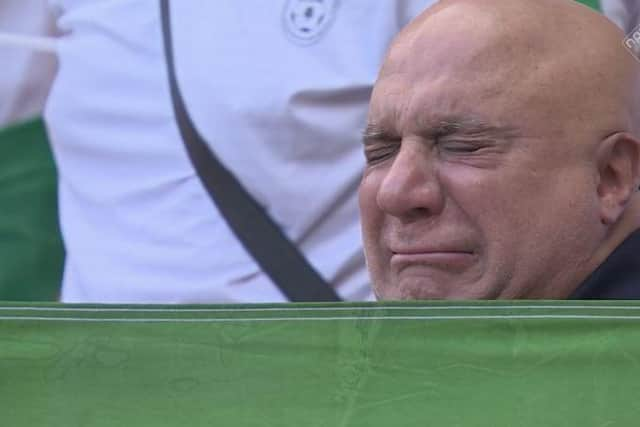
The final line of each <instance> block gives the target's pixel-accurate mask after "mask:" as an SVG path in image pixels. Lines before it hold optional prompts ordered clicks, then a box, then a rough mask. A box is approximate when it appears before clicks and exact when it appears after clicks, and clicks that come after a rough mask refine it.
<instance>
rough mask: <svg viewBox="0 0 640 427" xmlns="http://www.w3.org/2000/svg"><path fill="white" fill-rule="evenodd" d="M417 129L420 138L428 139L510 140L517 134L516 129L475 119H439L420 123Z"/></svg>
mask: <svg viewBox="0 0 640 427" xmlns="http://www.w3.org/2000/svg"><path fill="white" fill-rule="evenodd" d="M419 129H422V132H421V134H422V136H423V137H425V138H429V139H436V138H443V137H446V136H451V135H463V136H468V137H492V138H505V139H510V138H513V137H515V136H517V135H518V134H519V131H518V129H517V128H516V127H513V126H503V125H497V124H493V123H490V122H488V121H485V120H483V119H479V118H475V117H473V118H471V117H446V118H441V119H438V120H435V121H434V120H432V121H429V122H428V123H420V126H419Z"/></svg>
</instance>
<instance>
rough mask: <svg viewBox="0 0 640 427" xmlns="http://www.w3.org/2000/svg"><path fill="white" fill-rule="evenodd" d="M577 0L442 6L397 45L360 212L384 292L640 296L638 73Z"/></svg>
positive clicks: (615, 36) (484, 0)
mask: <svg viewBox="0 0 640 427" xmlns="http://www.w3.org/2000/svg"><path fill="white" fill-rule="evenodd" d="M622 38H623V34H622V33H621V32H620V30H619V29H617V28H616V27H615V26H614V25H613V24H612V23H610V22H609V21H608V20H607V19H605V18H603V17H602V16H601V15H599V14H597V13H595V12H593V11H592V10H590V9H588V8H587V7H584V6H582V5H579V4H577V3H575V2H572V1H568V0H540V1H536V2H531V1H529V0H509V1H506V0H480V1H479V0H444V1H441V2H439V3H438V4H437V5H435V6H434V7H432V8H430V9H428V10H427V11H425V12H424V13H423V14H422V15H420V16H419V17H418V18H417V19H416V20H415V21H413V22H412V23H411V24H410V25H409V26H408V27H407V28H406V29H404V30H403V31H402V32H401V34H400V35H399V36H398V37H397V39H396V40H395V41H394V42H393V44H392V47H391V49H390V51H389V53H388V56H387V58H386V61H385V63H384V65H383V67H382V70H381V72H380V75H379V78H378V81H377V83H376V85H375V88H374V92H373V95H372V101H371V106H370V112H369V124H368V127H367V130H366V132H365V136H364V149H365V154H366V157H367V168H366V171H365V173H364V177H363V179H362V182H361V187H360V209H361V214H362V220H363V235H364V242H365V252H366V257H367V263H368V266H369V269H370V273H371V277H372V281H373V286H374V288H375V292H376V294H377V296H378V297H379V298H381V299H429V298H451V299H457V298H550V299H556V298H636V297H640V255H639V254H640V231H638V230H639V229H640V193H639V192H638V186H639V185H640V140H638V138H637V135H638V132H639V130H640V129H638V126H639V125H640V121H639V120H638V117H639V115H638V113H639V107H640V105H639V103H640V97H639V96H638V93H639V91H640V78H639V75H640V74H639V71H638V63H637V62H636V61H635V60H634V58H632V56H631V55H630V54H628V53H627V52H626V50H625V49H624V48H623V44H622Z"/></svg>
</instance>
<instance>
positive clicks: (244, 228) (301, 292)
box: [160, 0, 340, 302]
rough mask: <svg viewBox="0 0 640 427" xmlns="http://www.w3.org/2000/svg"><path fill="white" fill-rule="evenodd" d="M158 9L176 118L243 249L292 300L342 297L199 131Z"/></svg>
mask: <svg viewBox="0 0 640 427" xmlns="http://www.w3.org/2000/svg"><path fill="white" fill-rule="evenodd" d="M160 9H161V15H162V31H163V39H164V51H165V57H166V61H167V69H168V73H169V84H170V86H171V98H172V101H173V109H174V112H175V116H176V121H177V124H178V127H179V128H180V134H181V135H182V139H183V141H184V144H185V146H186V148H187V152H188V153H189V157H190V159H191V162H192V163H193V166H194V167H195V170H196V172H197V173H198V175H199V176H200V179H201V180H202V183H203V184H204V186H205V187H206V189H207V192H208V193H209V196H210V197H211V199H212V200H213V201H214V202H215V204H216V205H217V207H218V210H219V211H220V213H221V214H222V215H223V216H224V218H225V219H226V221H227V223H228V224H229V226H230V228H231V229H232V230H233V232H234V233H235V234H236V237H237V238H238V239H239V240H240V242H242V245H243V246H244V248H245V249H246V250H247V251H248V252H249V253H250V254H251V255H252V256H253V258H254V259H255V261H256V262H257V263H258V265H259V266H260V267H261V268H262V270H263V271H264V272H265V273H266V274H267V276H269V277H270V278H271V280H272V281H273V282H274V283H275V284H276V285H277V286H278V287H279V288H280V290H281V291H282V293H284V295H286V297H287V298H288V299H289V300H290V301H294V302H313V301H340V298H339V297H338V295H337V294H336V292H335V291H334V289H333V288H332V287H331V286H330V285H329V284H328V283H327V282H326V281H325V280H324V279H322V277H320V275H319V274H318V272H316V271H315V270H314V268H313V267H312V266H311V265H310V264H309V262H308V261H307V260H306V258H305V257H304V256H303V255H302V254H301V253H300V251H299V250H298V248H296V246H295V245H294V244H293V243H291V242H290V241H289V239H287V237H286V236H285V235H284V233H283V232H282V230H280V228H279V227H278V226H277V225H276V224H275V223H274V222H273V220H272V219H271V218H270V217H269V216H268V215H267V213H266V212H265V211H264V209H263V208H262V207H261V206H260V205H259V204H258V203H257V202H256V200H255V199H254V198H253V197H251V195H250V194H249V193H248V192H247V190H245V189H244V188H243V187H242V184H240V182H238V180H237V179H236V178H235V176H233V174H232V173H231V172H229V171H228V170H227V169H226V168H225V167H224V165H222V163H221V162H220V161H219V160H218V158H217V157H216V156H215V154H214V153H213V152H212V151H211V149H210V148H209V146H208V145H207V143H206V142H205V141H204V140H203V138H202V137H201V136H200V134H199V133H198V131H197V130H196V129H195V127H194V125H193V123H192V121H191V118H190V117H189V114H188V112H187V110H186V108H185V105H184V101H183V100H182V96H181V94H180V90H179V88H178V83H177V79H176V72H175V64H174V57H173V41H172V36H171V17H170V11H169V0H160Z"/></svg>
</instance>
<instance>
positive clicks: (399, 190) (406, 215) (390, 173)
mask: <svg viewBox="0 0 640 427" xmlns="http://www.w3.org/2000/svg"><path fill="white" fill-rule="evenodd" d="M435 155H436V154H434V153H433V149H432V148H430V147H428V146H427V145H426V144H424V143H421V142H419V141H412V142H404V141H403V142H402V145H401V147H400V151H399V152H398V153H397V154H396V157H395V158H394V159H393V163H392V164H391V166H390V167H389V169H388V170H387V173H386V175H385V176H384V178H383V179H382V182H381V184H380V187H379V189H378V194H377V196H376V201H377V203H378V206H379V207H380V209H381V210H382V211H383V212H385V213H387V214H389V215H391V216H394V217H397V218H400V219H401V220H403V221H413V220H416V219H419V218H424V217H429V216H433V215H438V214H439V213H440V212H441V211H442V209H443V208H444V197H443V191H442V187H441V183H440V180H439V179H438V174H437V170H436V165H435V158H434V156H435Z"/></svg>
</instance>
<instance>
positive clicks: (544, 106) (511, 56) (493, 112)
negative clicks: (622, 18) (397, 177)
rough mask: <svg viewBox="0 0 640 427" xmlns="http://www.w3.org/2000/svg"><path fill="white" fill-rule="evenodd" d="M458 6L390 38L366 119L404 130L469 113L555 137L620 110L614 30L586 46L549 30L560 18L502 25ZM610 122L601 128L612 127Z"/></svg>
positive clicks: (567, 33)
mask: <svg viewBox="0 0 640 427" xmlns="http://www.w3.org/2000/svg"><path fill="white" fill-rule="evenodd" d="M461 7H462V6H459V5H458V4H455V3H454V4H453V5H451V6H448V7H445V8H441V9H437V10H436V11H435V12H434V13H432V14H429V15H427V16H426V17H421V18H419V19H418V20H416V21H414V23H412V24H411V25H410V26H409V27H407V28H406V29H405V30H404V31H403V32H402V33H401V34H400V35H399V37H398V38H397V39H396V40H395V41H394V43H393V45H392V47H391V49H390V51H389V54H388V56H387V59H386V61H385V63H384V66H383V68H382V70H381V72H380V76H379V79H378V82H377V83H376V86H375V88H374V92H373V97H372V105H371V110H370V121H374V122H377V123H379V122H385V123H387V124H393V126H395V127H401V128H403V129H406V128H407V126H410V125H412V124H414V123H416V122H418V121H419V120H418V118H419V117H424V116H430V115H469V116H477V117H482V118H484V119H487V120H491V121H494V122H500V124H505V125H508V126H510V127H518V128H523V129H524V130H525V131H526V133H528V134H543V133H548V134H558V133H560V132H573V129H571V128H572V127H573V128H579V129H586V128H588V127H589V126H595V124H594V121H593V118H594V117H595V118H601V119H602V120H603V123H604V122H605V121H606V120H607V117H613V116H615V115H616V114H617V113H619V111H620V109H621V107H622V104H624V102H625V101H624V97H625V96H627V95H626V94H627V93H628V88H627V87H625V85H628V78H626V77H625V72H624V71H623V69H624V67H621V66H618V65H619V63H620V49H621V43H620V42H621V39H620V38H618V34H617V33H612V34H613V37H612V36H611V34H605V36H607V37H608V43H610V45H604V44H603V43H592V44H590V43H588V42H587V41H585V40H582V39H581V38H580V37H579V36H576V35H575V34H574V35H572V33H571V29H566V30H565V29H560V30H557V29H556V30H554V31H552V30H550V29H549V28H546V27H555V28H557V27H560V26H561V24H562V23H561V22H556V23H555V24H554V23H553V22H550V21H549V20H547V21H544V20H537V21H536V22H525V23H523V20H521V19H512V20H499V19H496V17H495V15H494V14H491V13H489V12H488V11H487V9H482V8H475V9H472V10H471V11H470V10H469V9H468V4H467V3H465V4H464V7H465V8H466V9H465V10H464V11H463V10H462V9H460V8H461ZM463 12H464V13H463ZM550 19H551V20H553V18H550ZM559 19H560V18H559ZM586 29H587V28H582V27H580V28H575V29H574V30H576V31H584V30H586ZM596 30H597V28H596ZM596 32H597V31H596ZM607 37H605V38H607ZM611 120H612V121H611V123H605V124H603V125H602V126H603V127H610V126H614V124H613V119H611ZM385 126H386V125H385Z"/></svg>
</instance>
